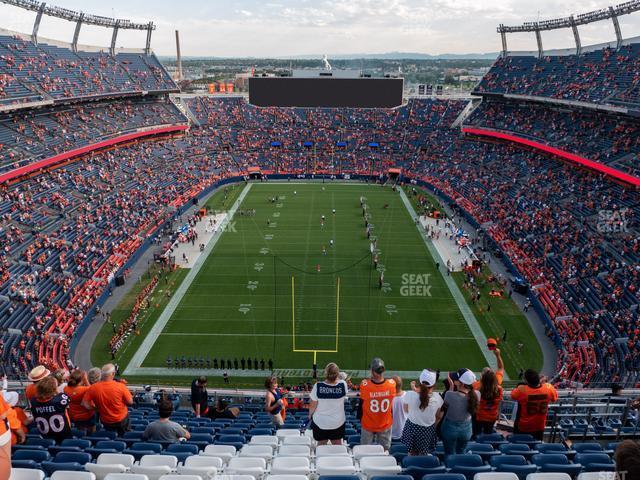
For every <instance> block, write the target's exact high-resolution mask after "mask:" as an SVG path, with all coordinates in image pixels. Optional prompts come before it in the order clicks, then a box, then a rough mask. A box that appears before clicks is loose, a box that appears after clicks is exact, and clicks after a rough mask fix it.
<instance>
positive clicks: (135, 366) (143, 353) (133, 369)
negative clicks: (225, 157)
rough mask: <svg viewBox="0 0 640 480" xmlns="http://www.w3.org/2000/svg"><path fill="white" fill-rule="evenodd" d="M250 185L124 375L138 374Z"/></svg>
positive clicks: (144, 341) (185, 279) (179, 288)
mask: <svg viewBox="0 0 640 480" xmlns="http://www.w3.org/2000/svg"><path fill="white" fill-rule="evenodd" d="M251 185H252V184H251V183H248V184H247V185H246V186H245V187H244V189H243V190H242V193H240V196H239V197H238V199H237V200H236V202H235V203H234V204H233V207H231V209H230V210H229V212H228V214H227V215H226V216H225V217H224V219H223V220H222V222H221V223H220V227H219V228H218V230H217V231H216V233H215V234H214V236H213V237H212V238H211V240H210V241H209V243H208V244H207V246H206V247H205V249H204V252H202V255H200V257H199V258H198V260H196V262H195V263H194V265H193V267H192V268H191V270H190V271H189V273H188V274H187V276H186V277H185V278H184V280H183V281H182V283H181V284H180V286H179V287H178V289H177V290H176V292H175V293H174V295H173V296H172V297H171V300H169V303H168V304H167V306H166V307H165V309H164V310H163V312H162V313H161V314H160V317H159V318H158V320H156V322H155V323H154V325H153V327H151V330H149V332H148V333H147V336H146V337H145V338H144V340H143V341H142V344H141V345H140V347H139V348H138V350H137V351H136V353H135V354H134V355H133V357H132V358H131V361H130V362H129V364H128V365H127V368H126V369H125V370H124V375H139V374H140V373H139V372H138V370H140V369H141V367H142V362H144V359H145V358H147V355H149V352H150V351H151V349H152V348H153V345H154V343H155V341H156V339H157V338H158V336H159V335H160V334H161V333H162V331H163V330H164V327H165V326H166V325H167V323H169V319H170V318H171V316H172V315H173V312H174V311H175V310H176V308H177V307H178V305H179V304H180V302H181V301H182V298H183V297H184V295H185V293H186V292H187V290H188V289H189V287H190V286H191V283H192V282H193V281H194V279H195V278H196V276H197V275H198V273H199V272H200V269H201V268H202V266H203V265H204V263H205V261H206V259H207V258H208V257H209V254H210V253H211V251H212V250H213V247H215V246H216V244H217V243H218V240H219V239H220V237H222V234H223V233H224V231H225V229H226V226H227V225H228V224H229V222H231V220H232V219H233V216H234V215H235V213H236V211H237V210H238V207H239V206H240V205H241V204H242V202H243V201H244V198H245V197H246V196H247V194H248V193H249V190H250V189H251Z"/></svg>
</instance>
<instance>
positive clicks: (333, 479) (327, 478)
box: [318, 475, 361, 480]
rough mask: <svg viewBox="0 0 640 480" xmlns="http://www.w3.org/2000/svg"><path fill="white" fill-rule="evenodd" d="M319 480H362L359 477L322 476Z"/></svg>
mask: <svg viewBox="0 0 640 480" xmlns="http://www.w3.org/2000/svg"><path fill="white" fill-rule="evenodd" d="M318 480H361V478H360V477H359V476H357V475H320V476H319V477H318Z"/></svg>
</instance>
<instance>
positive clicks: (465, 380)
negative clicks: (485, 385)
mask: <svg viewBox="0 0 640 480" xmlns="http://www.w3.org/2000/svg"><path fill="white" fill-rule="evenodd" d="M476 380H477V379H476V374H475V373H473V372H472V371H471V370H469V369H468V368H463V369H461V370H458V381H459V382H460V383H462V384H463V385H473V384H474V383H475V381H476Z"/></svg>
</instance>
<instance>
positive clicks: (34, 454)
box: [11, 450, 51, 463]
mask: <svg viewBox="0 0 640 480" xmlns="http://www.w3.org/2000/svg"><path fill="white" fill-rule="evenodd" d="M50 458H51V455H49V452H48V451H46V450H16V451H15V452H13V453H12V454H11V460H33V461H34V462H36V463H41V462H45V461H47V460H49V459H50Z"/></svg>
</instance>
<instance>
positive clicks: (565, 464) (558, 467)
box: [531, 453, 582, 477]
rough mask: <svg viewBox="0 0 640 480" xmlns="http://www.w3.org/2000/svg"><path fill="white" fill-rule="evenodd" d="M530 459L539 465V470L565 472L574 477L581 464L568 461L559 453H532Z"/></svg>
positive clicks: (580, 468) (578, 471)
mask: <svg viewBox="0 0 640 480" xmlns="http://www.w3.org/2000/svg"><path fill="white" fill-rule="evenodd" d="M531 461H532V463H535V464H536V465H537V466H538V467H540V471H541V472H549V473H551V472H558V473H567V474H569V475H570V476H572V477H574V476H576V475H577V474H578V473H580V471H581V470H582V465H580V464H579V463H569V459H568V458H567V456H566V455H562V454H561V453H539V454H537V455H534V456H533V457H532V458H531Z"/></svg>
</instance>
